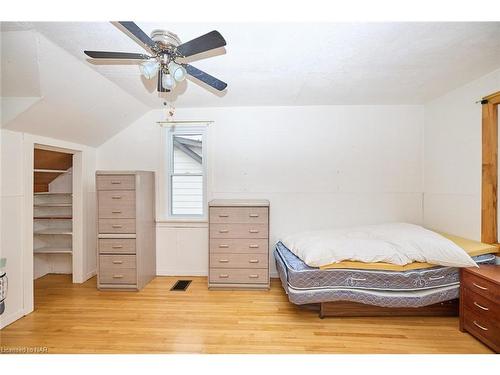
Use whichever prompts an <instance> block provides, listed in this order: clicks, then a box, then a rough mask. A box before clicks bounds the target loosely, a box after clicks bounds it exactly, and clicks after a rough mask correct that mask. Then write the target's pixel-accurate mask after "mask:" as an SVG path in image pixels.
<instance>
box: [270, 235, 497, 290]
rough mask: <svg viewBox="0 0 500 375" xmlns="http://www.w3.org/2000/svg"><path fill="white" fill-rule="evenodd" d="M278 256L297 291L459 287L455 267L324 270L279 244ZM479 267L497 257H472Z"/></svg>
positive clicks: (290, 283)
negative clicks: (308, 263)
mask: <svg viewBox="0 0 500 375" xmlns="http://www.w3.org/2000/svg"><path fill="white" fill-rule="evenodd" d="M275 257H276V258H277V259H278V258H279V259H281V261H282V262H283V264H284V267H286V274H287V283H288V284H289V285H290V286H291V287H292V288H294V289H296V290H301V289H321V288H350V289H370V290H381V291H417V290H425V289H431V288H436V287H446V286H452V285H458V282H459V272H458V268H455V267H442V266H435V267H432V268H425V269H417V270H409V271H381V270H370V269H367V270H361V269H341V268H334V269H320V268H315V267H309V266H308V265H307V264H305V263H304V262H303V261H302V260H301V259H300V258H298V257H297V256H296V255H294V254H293V253H292V252H291V251H290V250H288V249H287V248H286V246H285V245H284V244H283V243H281V242H278V244H277V245H276V249H275ZM472 258H473V259H474V260H475V261H476V263H478V264H488V263H494V262H495V255H494V254H483V255H478V256H475V257H472Z"/></svg>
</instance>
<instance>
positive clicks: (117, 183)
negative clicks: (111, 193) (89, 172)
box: [111, 181, 122, 185]
mask: <svg viewBox="0 0 500 375" xmlns="http://www.w3.org/2000/svg"><path fill="white" fill-rule="evenodd" d="M121 183H122V182H121V181H111V185H121Z"/></svg>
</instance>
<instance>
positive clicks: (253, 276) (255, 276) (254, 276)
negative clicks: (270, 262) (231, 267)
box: [248, 275, 259, 279]
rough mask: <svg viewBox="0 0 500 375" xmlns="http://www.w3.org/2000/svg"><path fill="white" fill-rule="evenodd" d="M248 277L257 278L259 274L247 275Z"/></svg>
mask: <svg viewBox="0 0 500 375" xmlns="http://www.w3.org/2000/svg"><path fill="white" fill-rule="evenodd" d="M248 277H249V278H251V279H258V278H259V275H248Z"/></svg>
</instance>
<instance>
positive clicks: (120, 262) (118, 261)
mask: <svg viewBox="0 0 500 375" xmlns="http://www.w3.org/2000/svg"><path fill="white" fill-rule="evenodd" d="M113 264H123V260H114V261H113Z"/></svg>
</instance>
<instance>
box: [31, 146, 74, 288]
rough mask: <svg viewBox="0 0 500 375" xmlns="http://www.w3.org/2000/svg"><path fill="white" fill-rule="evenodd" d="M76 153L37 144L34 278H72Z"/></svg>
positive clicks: (35, 163)
mask: <svg viewBox="0 0 500 375" xmlns="http://www.w3.org/2000/svg"><path fill="white" fill-rule="evenodd" d="M73 156H74V155H73V153H71V152H69V151H68V152H62V151H54V150H49V149H45V148H43V146H39V145H35V146H34V163H33V279H34V280H37V279H40V278H41V277H43V276H45V275H47V274H59V275H61V278H65V277H70V278H73V276H72V275H73V274H74V270H73V265H74V260H73V249H74V246H73V243H74V236H73V228H74V223H73V218H74V215H73V173H72V172H73V164H74V162H73ZM63 275H69V276H63ZM34 282H35V287H36V281H34ZM35 296H36V293H35Z"/></svg>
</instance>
